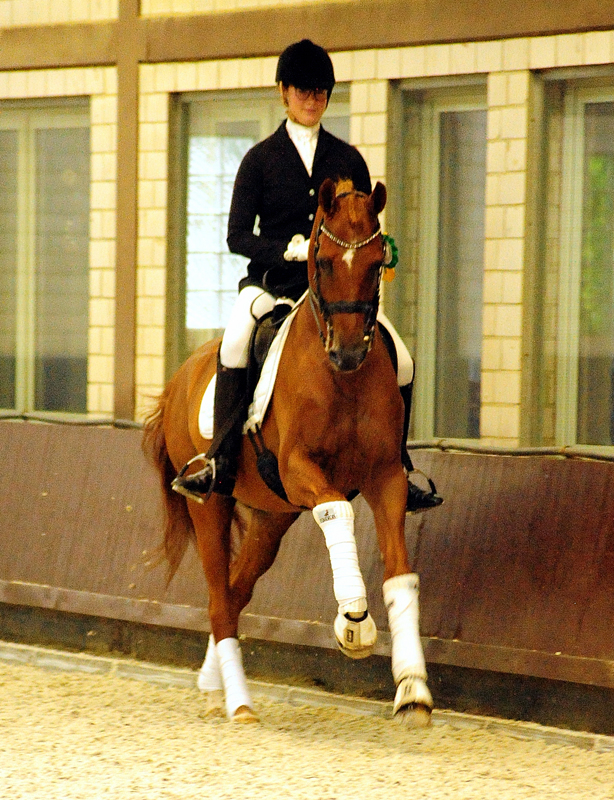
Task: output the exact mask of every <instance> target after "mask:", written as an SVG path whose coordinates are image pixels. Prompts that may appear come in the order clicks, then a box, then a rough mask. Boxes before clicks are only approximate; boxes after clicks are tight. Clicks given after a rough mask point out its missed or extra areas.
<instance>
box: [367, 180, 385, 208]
mask: <svg viewBox="0 0 614 800" xmlns="http://www.w3.org/2000/svg"><path fill="white" fill-rule="evenodd" d="M370 200H371V205H372V206H373V211H374V212H375V213H376V214H379V213H380V211H383V209H384V206H385V205H386V187H385V186H384V184H383V183H381V182H380V181H378V182H377V183H376V184H375V189H374V190H373V192H372V193H371V198H370Z"/></svg>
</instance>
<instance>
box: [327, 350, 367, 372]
mask: <svg viewBox="0 0 614 800" xmlns="http://www.w3.org/2000/svg"><path fill="white" fill-rule="evenodd" d="M368 352H369V348H368V347H367V346H363V347H351V348H348V347H344V348H339V349H334V348H331V349H330V350H329V351H328V358H329V360H330V363H331V364H332V367H333V369H335V370H336V371H337V372H355V371H356V370H357V369H358V368H359V367H360V365H361V364H362V362H363V361H364V360H365V358H366V355H367V353H368Z"/></svg>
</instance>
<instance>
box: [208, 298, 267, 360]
mask: <svg viewBox="0 0 614 800" xmlns="http://www.w3.org/2000/svg"><path fill="white" fill-rule="evenodd" d="M275 302H276V301H275V298H274V297H273V295H272V294H269V293H268V292H265V291H264V289H260V288H259V287H258V286H246V287H245V289H241V291H240V292H239V296H238V297H237V299H236V300H235V304H234V306H233V308H232V311H231V313H230V319H229V320H228V325H227V326H226V330H225V331H224V338H223V339H222V345H221V347H220V361H221V362H222V364H223V365H224V366H225V367H229V368H234V367H246V366H247V357H248V355H249V353H248V350H249V340H250V338H251V335H252V331H253V330H254V326H255V325H256V320H258V319H260V317H262V316H264V314H266V313H268V312H269V311H272V310H273V308H274V307H275Z"/></svg>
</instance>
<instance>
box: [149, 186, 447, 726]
mask: <svg viewBox="0 0 614 800" xmlns="http://www.w3.org/2000/svg"><path fill="white" fill-rule="evenodd" d="M385 203H386V189H385V186H384V185H383V184H382V183H380V182H378V183H377V184H376V186H375V188H374V189H373V191H372V193H371V194H370V195H367V194H364V193H361V192H358V191H356V190H355V189H354V187H353V185H352V184H351V182H350V183H347V182H333V181H332V180H330V179H328V180H326V181H325V182H324V183H323V184H322V186H321V188H320V191H319V194H318V210H317V213H316V216H315V220H314V225H313V229H312V233H311V238H310V243H309V254H308V261H307V275H308V283H309V288H308V291H307V292H306V295H305V296H304V299H303V300H302V301H299V302H298V303H297V306H296V307H295V309H294V311H293V315H294V319H293V321H292V324H291V325H290V327H289V330H288V333H287V338H286V341H285V344H284V347H283V351H282V352H281V356H280V359H279V365H278V372H277V376H276V379H275V385H274V390H273V394H272V397H271V399H270V402H269V405H268V409H267V411H266V415H265V416H264V419H263V421H262V424H261V428H260V429H259V431H258V438H259V440H260V443H261V445H263V446H264V447H265V450H266V452H267V454H269V455H270V454H273V456H274V457H275V458H276V460H277V467H278V474H279V479H280V481H281V484H282V486H283V491H281V492H275V491H273V489H272V488H270V487H269V485H267V483H265V481H264V480H263V478H262V477H261V476H260V474H259V471H258V469H257V452H256V451H257V448H255V447H254V446H253V444H252V442H251V441H250V438H249V437H248V436H247V435H244V436H243V441H242V449H241V453H240V456H239V463H238V472H237V479H236V483H235V487H234V491H233V496H232V497H228V496H224V495H222V494H217V493H213V494H210V496H208V497H207V499H206V500H205V501H204V502H203V501H202V500H201V501H200V502H195V501H194V499H190V498H187V497H185V496H184V495H182V494H178V493H177V492H174V491H173V490H172V486H171V484H172V481H173V479H174V478H175V476H176V475H177V473H178V472H179V470H180V469H181V468H182V466H184V465H186V464H187V463H188V462H190V461H194V462H195V461H197V460H198V458H199V454H202V453H203V452H204V451H206V450H207V447H208V445H209V444H210V442H208V441H207V440H205V439H203V437H202V435H201V433H200V431H199V424H198V416H199V408H200V404H201V399H202V397H203V394H204V392H205V388H206V386H207V385H208V383H209V381H210V380H211V379H212V377H213V376H214V374H215V370H216V360H217V352H218V349H219V341H218V340H216V341H213V342H209V343H207V344H205V345H203V346H201V347H200V348H199V349H198V350H196V351H195V352H194V353H193V354H192V355H191V356H190V357H189V358H188V359H187V361H186V362H185V363H184V364H183V365H182V366H181V367H180V368H179V370H178V371H177V372H176V373H175V375H174V376H173V377H172V378H171V380H170V381H169V382H168V384H167V386H166V388H165V389H164V391H163V393H162V394H161V396H160V397H159V399H158V402H157V406H156V407H155V410H154V411H153V412H152V413H151V414H150V416H149V417H148V418H147V420H146V421H145V424H144V436H143V448H144V451H145V452H146V454H148V456H149V458H150V459H151V460H152V461H153V464H154V465H155V467H156V469H157V470H158V472H159V476H160V481H161V487H162V495H163V499H164V503H165V509H166V525H165V529H164V539H163V543H162V549H163V553H164V555H165V556H166V559H167V560H168V579H169V581H170V580H171V579H172V576H173V575H174V574H175V571H176V570H177V568H178V566H179V563H180V561H181V559H182V557H183V554H184V552H185V550H186V547H187V546H188V544H189V542H190V541H191V540H193V541H194V542H195V545H196V548H197V551H198V554H199V557H200V560H201V562H202V566H203V569H204V573H205V577H206V580H207V584H208V589H209V606H208V612H209V620H210V628H211V634H210V636H209V643H208V647H207V651H206V657H205V661H204V663H203V666H202V668H201V671H200V673H199V677H198V686H199V688H200V689H201V691H204V692H206V693H207V696H208V697H210V698H216V699H217V700H218V702H220V701H221V700H220V699H223V701H224V703H225V709H226V714H227V716H228V718H229V719H230V720H232V721H236V722H252V721H257V720H258V717H257V713H256V711H255V709H254V704H253V702H252V699H251V696H250V693H249V689H248V687H247V681H246V678H245V673H244V670H243V666H242V662H241V653H240V647H239V643H238V623H239V614H240V613H241V611H242V610H243V609H244V608H245V606H246V605H247V604H248V602H249V601H250V599H251V597H252V593H253V590H254V586H255V584H256V581H257V580H258V578H259V577H260V576H261V575H263V574H264V573H265V572H266V571H267V569H268V568H269V567H270V566H271V565H272V564H273V561H274V559H275V557H276V555H277V552H278V550H279V546H280V543H281V540H282V537H283V536H284V534H285V533H286V531H287V530H288V528H289V527H290V526H291V525H292V523H293V522H294V521H295V520H296V519H297V518H298V516H299V515H300V514H301V513H303V512H304V511H310V512H311V513H312V514H313V516H314V519H315V521H316V523H317V525H318V526H319V527H320V529H321V531H322V532H323V534H324V537H325V541H326V545H327V547H328V552H329V556H330V561H331V567H332V574H333V591H334V595H335V599H336V601H337V603H338V613H337V617H336V619H335V620H334V632H335V636H336V638H337V642H338V644H339V646H340V648H341V649H342V651H343V652H344V653H345V654H346V655H349V656H350V657H353V658H362V657H365V656H367V655H369V654H370V653H371V652H372V650H373V646H374V644H375V640H376V635H377V631H376V628H375V624H374V622H373V620H372V618H371V616H370V614H369V613H368V609H367V601H366V591H365V586H364V582H363V578H362V575H361V573H360V567H359V564H358V558H357V552H356V542H355V538H354V512H353V508H352V505H351V503H350V502H349V499H352V498H353V497H354V496H356V494H357V493H360V494H362V496H363V497H364V499H365V500H366V502H367V503H368V505H369V506H370V508H371V510H372V512H373V518H374V523H375V530H376V535H377V539H378V545H379V549H380V551H381V555H382V559H383V563H384V581H383V587H382V590H383V594H384V602H385V605H386V608H387V611H388V618H389V624H390V632H391V641H392V673H393V677H394V680H395V685H396V694H395V698H394V705H393V716H394V717H395V718H397V719H399V720H401V721H402V722H403V723H404V724H405V725H407V726H410V727H416V726H419V727H423V726H425V725H428V724H429V722H430V716H431V711H432V707H433V700H432V697H431V694H430V692H429V689H428V687H427V683H426V680H427V675H426V667H425V661H424V654H423V651H422V646H421V642H420V636H419V607H418V592H419V581H418V576H417V574H415V573H414V572H413V569H412V564H410V561H409V555H408V551H407V547H406V542H405V532H404V528H405V514H406V510H405V504H406V497H407V480H406V475H405V473H404V471H403V467H402V462H401V440H402V429H403V405H402V399H401V396H400V393H399V389H398V385H397V379H396V372H395V366H394V364H393V360H392V358H391V355H390V353H389V350H388V349H387V347H386V344H385V342H384V339H383V335H382V333H381V332H380V330H379V328H378V325H377V321H376V315H377V310H378V305H379V297H380V282H381V279H382V274H383V271H384V268H385V254H386V241H385V239H384V235H383V234H382V231H381V228H380V224H379V218H378V215H379V214H380V212H381V211H382V210H383V208H384V206H385ZM253 438H254V437H253V436H252V439H253ZM190 469H192V467H191V466H190V467H189V469H188V473H187V474H190V472H189V470H190ZM269 483H270V482H269ZM348 498H349V499H348ZM199 499H200V498H199ZM233 523H234V526H233ZM237 524H238V530H240V546H239V548H238V552H234V550H235V548H234V547H233V542H234V538H233V534H231V528H232V530H233V531H234V532H236V530H237ZM235 538H236V537H235Z"/></svg>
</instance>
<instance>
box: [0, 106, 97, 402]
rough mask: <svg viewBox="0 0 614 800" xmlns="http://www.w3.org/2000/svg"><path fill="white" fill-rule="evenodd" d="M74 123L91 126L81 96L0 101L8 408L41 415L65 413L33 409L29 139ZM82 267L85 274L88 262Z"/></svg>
mask: <svg viewBox="0 0 614 800" xmlns="http://www.w3.org/2000/svg"><path fill="white" fill-rule="evenodd" d="M75 127H77V128H87V129H88V130H91V120H90V110H89V103H88V101H87V100H82V99H81V98H79V99H77V100H75V99H74V98H68V99H67V100H66V101H62V102H57V101H51V100H42V101H40V102H39V101H5V102H1V103H0V130H2V131H10V130H14V131H16V133H17V137H18V138H17V142H18V144H17V264H16V276H15V295H16V297H15V315H16V330H15V409H14V410H16V411H29V412H40V413H44V414H46V415H47V414H48V415H53V414H64V413H65V412H60V411H58V412H54V411H44V410H41V409H37V408H36V403H35V399H36V358H35V349H36V315H37V297H36V241H35V237H36V224H35V223H36V143H35V139H36V133H37V131H38V130H58V129H63V128H75ZM90 184H91V176H90ZM88 213H89V209H88ZM87 269H88V274H89V263H88V265H87ZM88 281H89V278H88ZM86 355H87V353H86Z"/></svg>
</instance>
